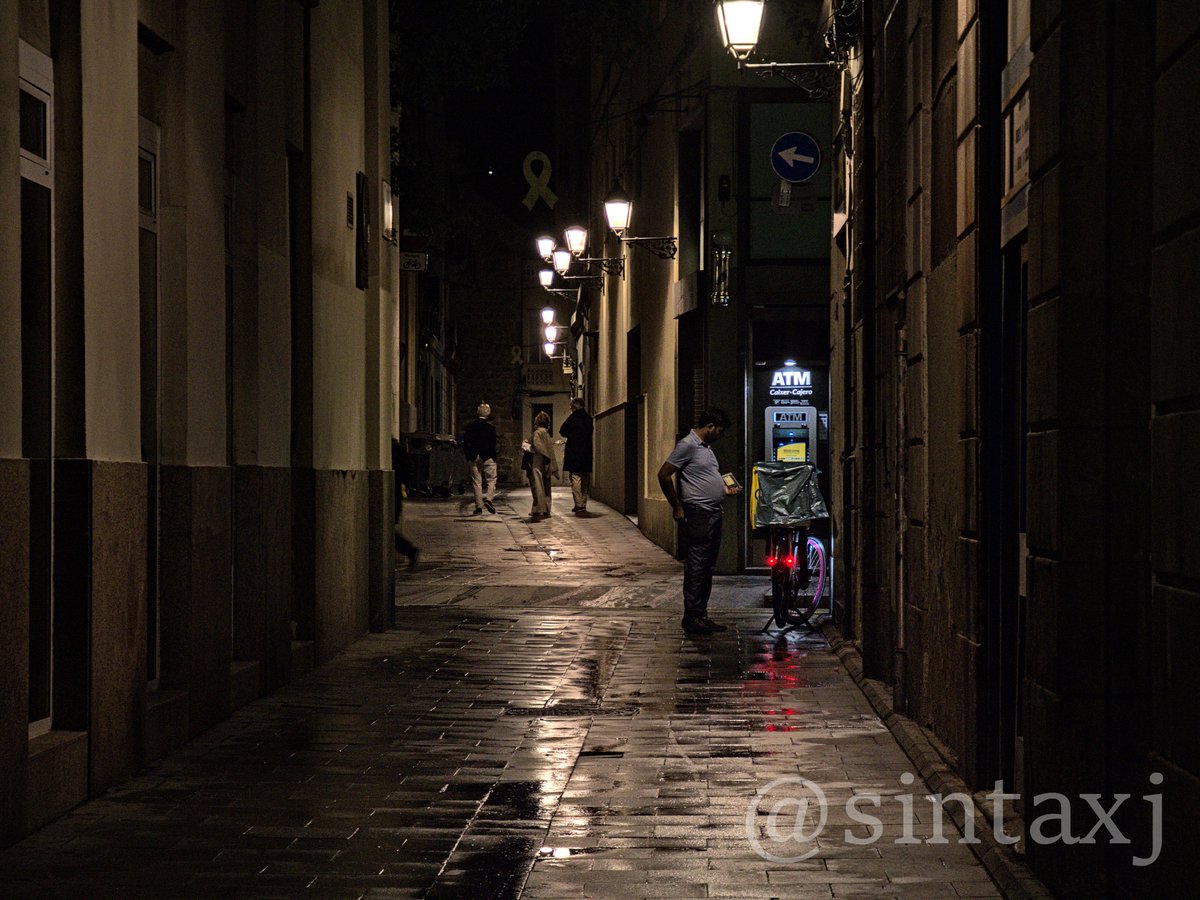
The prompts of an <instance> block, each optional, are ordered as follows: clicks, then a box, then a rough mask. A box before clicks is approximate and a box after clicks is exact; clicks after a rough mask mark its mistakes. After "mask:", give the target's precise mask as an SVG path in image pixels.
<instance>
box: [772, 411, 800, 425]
mask: <svg viewBox="0 0 1200 900" xmlns="http://www.w3.org/2000/svg"><path fill="white" fill-rule="evenodd" d="M771 419H772V421H773V422H774V424H776V425H805V424H807V423H808V413H806V412H777V413H773V414H772V415H771Z"/></svg>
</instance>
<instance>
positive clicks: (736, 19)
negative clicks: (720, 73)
mask: <svg viewBox="0 0 1200 900" xmlns="http://www.w3.org/2000/svg"><path fill="white" fill-rule="evenodd" d="M716 5H717V26H718V28H720V31H721V43H722V44H723V45H724V46H725V49H726V50H728V51H729V52H730V53H731V54H732V55H733V58H734V59H736V60H737V67H738V68H739V69H757V70H759V74H760V75H762V76H764V77H766V76H770V75H778V76H779V77H780V78H785V79H787V80H788V81H790V82H791V83H792V84H794V85H796V86H797V87H800V88H803V89H804V90H805V91H807V92H808V95H809V97H810V98H811V99H814V100H827V99H829V97H831V96H832V95H833V73H834V72H835V71H836V70H838V69H841V68H843V67H844V66H845V64H846V57H847V46H846V45H845V36H843V35H841V34H839V32H838V28H837V22H838V20H839V19H847V20H848V19H853V18H855V17H857V16H858V14H859V9H860V5H861V0H834V25H833V26H832V27H831V28H830V30H829V31H828V32H827V33H826V36H825V43H826V46H827V47H828V48H829V51H830V52H831V53H832V54H833V55H834V57H835V58H834V59H832V60H826V61H824V62H797V63H786V62H785V63H781V62H750V61H749V60H750V56H751V55H752V54H753V53H754V50H755V48H756V47H757V46H758V36H759V31H760V30H761V27H762V18H763V7H764V6H765V0H717V4H716Z"/></svg>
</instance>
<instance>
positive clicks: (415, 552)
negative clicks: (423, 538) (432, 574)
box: [408, 547, 421, 572]
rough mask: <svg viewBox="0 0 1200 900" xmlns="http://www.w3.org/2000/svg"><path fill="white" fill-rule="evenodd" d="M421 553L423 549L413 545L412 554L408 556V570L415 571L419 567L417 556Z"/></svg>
mask: <svg viewBox="0 0 1200 900" xmlns="http://www.w3.org/2000/svg"><path fill="white" fill-rule="evenodd" d="M420 555H421V551H420V550H418V549H417V548H416V547H413V551H412V556H410V557H409V558H408V571H410V572H411V571H413V570H414V569H415V568H416V567H417V557H418V556H420Z"/></svg>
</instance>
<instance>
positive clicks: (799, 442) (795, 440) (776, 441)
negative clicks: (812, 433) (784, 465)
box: [771, 426, 808, 462]
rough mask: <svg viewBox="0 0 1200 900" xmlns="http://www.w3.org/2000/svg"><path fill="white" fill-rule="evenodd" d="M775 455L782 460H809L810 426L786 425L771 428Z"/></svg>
mask: <svg viewBox="0 0 1200 900" xmlns="http://www.w3.org/2000/svg"><path fill="white" fill-rule="evenodd" d="M771 446H772V450H773V451H774V454H773V457H774V459H777V460H779V461H781V462H807V461H808V428H807V427H805V426H785V427H779V426H776V427H775V428H772V429H771Z"/></svg>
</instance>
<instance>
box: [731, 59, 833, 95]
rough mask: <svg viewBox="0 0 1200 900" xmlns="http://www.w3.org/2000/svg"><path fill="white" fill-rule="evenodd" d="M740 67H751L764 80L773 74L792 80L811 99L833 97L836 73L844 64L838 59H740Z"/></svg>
mask: <svg viewBox="0 0 1200 900" xmlns="http://www.w3.org/2000/svg"><path fill="white" fill-rule="evenodd" d="M738 68H739V69H751V70H753V71H755V72H757V74H758V76H759V77H760V78H762V79H764V80H766V79H768V78H770V77H771V76H772V75H774V76H777V77H779V78H783V79H784V80H786V81H790V82H791V83H792V84H794V85H795V86H796V87H798V88H800V89H801V90H802V91H804V92H805V93H806V94H808V97H809V99H810V100H829V99H831V98H832V97H833V90H834V86H835V83H836V78H835V75H836V73H837V72H839V71H841V69H842V64H841V63H839V62H836V61H833V60H831V61H829V62H804V63H777V62H765V63H752V62H745V61H744V60H738Z"/></svg>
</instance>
